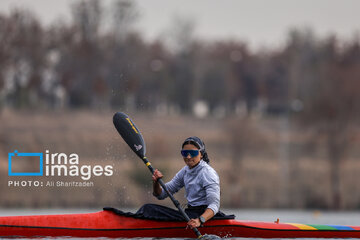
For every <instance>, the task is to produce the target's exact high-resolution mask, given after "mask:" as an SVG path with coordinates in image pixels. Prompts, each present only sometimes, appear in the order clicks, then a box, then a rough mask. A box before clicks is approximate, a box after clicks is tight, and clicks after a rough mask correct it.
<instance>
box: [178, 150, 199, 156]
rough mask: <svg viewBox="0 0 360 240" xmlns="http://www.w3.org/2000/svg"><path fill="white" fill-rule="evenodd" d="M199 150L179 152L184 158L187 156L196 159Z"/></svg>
mask: <svg viewBox="0 0 360 240" xmlns="http://www.w3.org/2000/svg"><path fill="white" fill-rule="evenodd" d="M199 152H200V151H199V150H181V155H182V156H183V157H184V158H186V157H187V156H189V154H190V156H191V157H192V158H193V157H196V156H197V155H199Z"/></svg>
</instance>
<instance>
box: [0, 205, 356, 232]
mask: <svg viewBox="0 0 360 240" xmlns="http://www.w3.org/2000/svg"><path fill="white" fill-rule="evenodd" d="M185 226H186V224H185V222H162V221H154V220H143V219H134V218H132V217H127V216H121V215H117V214H115V213H113V212H111V211H101V212H96V213H86V214H63V215H36V216H11V217H0V237H65V236H67V237H109V238H136V237H151V238H194V237H196V235H195V234H194V232H193V231H192V230H190V229H185ZM199 230H200V232H201V233H202V234H214V235H217V236H220V237H227V238H230V237H249V238H250V237H251V238H360V227H354V226H334V225H303V224H290V223H269V222H255V221H239V220H211V221H208V222H207V223H205V225H204V227H201V228H199Z"/></svg>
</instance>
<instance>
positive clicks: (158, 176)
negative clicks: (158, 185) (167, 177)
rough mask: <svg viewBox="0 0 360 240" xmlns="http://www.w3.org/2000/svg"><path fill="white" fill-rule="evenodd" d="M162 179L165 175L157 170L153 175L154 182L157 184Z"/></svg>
mask: <svg viewBox="0 0 360 240" xmlns="http://www.w3.org/2000/svg"><path fill="white" fill-rule="evenodd" d="M162 177H163V174H162V173H161V172H160V171H159V170H157V169H155V171H154V174H153V175H152V180H153V181H154V182H157V180H159V179H160V178H162Z"/></svg>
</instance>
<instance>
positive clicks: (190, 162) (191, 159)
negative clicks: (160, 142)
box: [183, 144, 202, 168]
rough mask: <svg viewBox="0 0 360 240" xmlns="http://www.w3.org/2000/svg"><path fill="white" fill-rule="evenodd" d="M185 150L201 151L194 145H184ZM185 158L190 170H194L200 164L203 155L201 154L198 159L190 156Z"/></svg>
mask: <svg viewBox="0 0 360 240" xmlns="http://www.w3.org/2000/svg"><path fill="white" fill-rule="evenodd" d="M183 150H199V149H198V148H197V147H195V146H194V145H192V144H186V145H184V147H183ZM183 158H184V162H185V164H186V165H187V166H188V167H189V168H193V167H195V166H196V165H197V164H198V163H199V162H200V160H201V158H202V155H201V153H200V152H199V154H198V155H197V156H196V157H191V156H190V154H189V155H188V156H187V157H183Z"/></svg>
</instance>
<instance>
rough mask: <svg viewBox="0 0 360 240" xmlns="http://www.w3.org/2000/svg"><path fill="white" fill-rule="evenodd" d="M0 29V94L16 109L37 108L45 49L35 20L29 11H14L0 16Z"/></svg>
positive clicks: (40, 30) (41, 30) (42, 37)
mask: <svg viewBox="0 0 360 240" xmlns="http://www.w3.org/2000/svg"><path fill="white" fill-rule="evenodd" d="M0 28H1V29H0V31H1V32H2V34H0V35H1V45H2V47H1V51H0V52H1V53H0V55H1V56H0V58H1V60H0V62H1V65H2V66H3V68H2V72H1V79H3V81H4V83H5V84H4V88H5V89H4V92H3V93H2V95H6V97H7V99H8V101H9V102H10V104H12V105H13V106H14V107H16V108H25V107H33V108H35V107H40V100H41V93H42V89H41V77H40V75H41V73H40V70H41V69H42V68H43V65H44V59H43V55H44V51H45V49H44V32H43V29H42V27H41V25H40V23H39V21H38V20H37V18H36V17H35V16H34V15H33V14H32V13H31V12H29V11H24V10H19V9H16V10H13V11H12V12H11V13H10V15H9V16H8V17H2V20H1V27H0Z"/></svg>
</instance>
